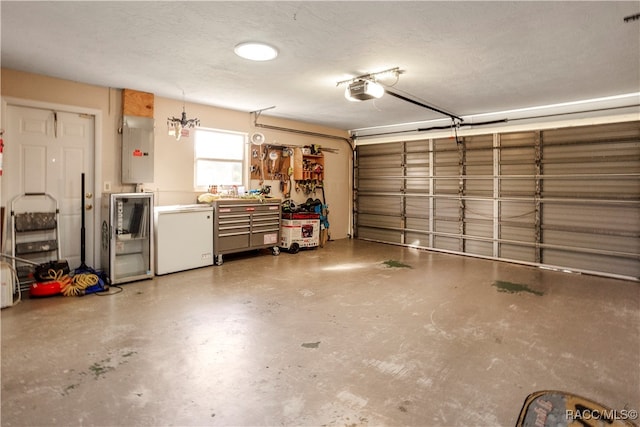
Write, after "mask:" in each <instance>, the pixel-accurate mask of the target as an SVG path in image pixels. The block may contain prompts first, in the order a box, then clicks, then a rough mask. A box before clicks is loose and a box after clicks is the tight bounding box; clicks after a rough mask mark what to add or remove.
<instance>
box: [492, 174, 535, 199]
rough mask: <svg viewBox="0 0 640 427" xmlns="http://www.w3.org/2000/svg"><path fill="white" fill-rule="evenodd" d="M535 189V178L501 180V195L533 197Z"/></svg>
mask: <svg viewBox="0 0 640 427" xmlns="http://www.w3.org/2000/svg"><path fill="white" fill-rule="evenodd" d="M535 191H536V181H535V179H533V178H528V179H502V180H500V196H502V197H521V196H528V197H531V195H532V194H534V193H535Z"/></svg>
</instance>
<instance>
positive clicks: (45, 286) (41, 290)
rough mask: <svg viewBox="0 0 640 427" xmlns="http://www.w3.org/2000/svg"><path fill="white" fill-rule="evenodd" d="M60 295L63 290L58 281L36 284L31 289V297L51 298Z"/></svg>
mask: <svg viewBox="0 0 640 427" xmlns="http://www.w3.org/2000/svg"><path fill="white" fill-rule="evenodd" d="M60 293H62V288H61V286H60V282H58V281H57V280H54V281H51V282H42V283H38V282H36V283H33V284H32V285H31V287H30V288H29V296H31V297H50V296H53V295H58V294H60Z"/></svg>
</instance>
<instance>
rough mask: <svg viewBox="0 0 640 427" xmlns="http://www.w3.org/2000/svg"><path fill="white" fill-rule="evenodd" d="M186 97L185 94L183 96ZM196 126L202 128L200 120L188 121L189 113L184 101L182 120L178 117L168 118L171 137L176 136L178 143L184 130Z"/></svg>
mask: <svg viewBox="0 0 640 427" xmlns="http://www.w3.org/2000/svg"><path fill="white" fill-rule="evenodd" d="M182 95H183V97H184V93H183V94H182ZM196 126H200V120H199V119H197V118H193V119H187V113H186V111H185V109H184V101H182V115H181V116H180V118H177V117H168V118H167V127H168V128H169V135H174V136H175V137H176V141H180V138H181V137H182V130H183V129H190V128H194V127H196Z"/></svg>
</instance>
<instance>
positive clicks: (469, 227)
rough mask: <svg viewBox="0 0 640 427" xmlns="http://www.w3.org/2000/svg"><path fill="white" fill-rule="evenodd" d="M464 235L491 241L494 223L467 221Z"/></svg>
mask: <svg viewBox="0 0 640 427" xmlns="http://www.w3.org/2000/svg"><path fill="white" fill-rule="evenodd" d="M464 234H465V236H472V237H485V238H488V239H491V238H492V237H493V222H492V221H465V227H464ZM492 247H493V245H492Z"/></svg>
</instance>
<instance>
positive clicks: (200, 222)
mask: <svg viewBox="0 0 640 427" xmlns="http://www.w3.org/2000/svg"><path fill="white" fill-rule="evenodd" d="M154 222H155V227H154V228H155V239H154V240H155V264H156V269H155V271H156V274H157V275H161V274H168V273H174V272H177V271H183V270H190V269H192V268H198V267H205V266H209V265H213V207H212V206H210V205H204V204H202V205H175V206H157V207H156V208H155V209H154Z"/></svg>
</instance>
